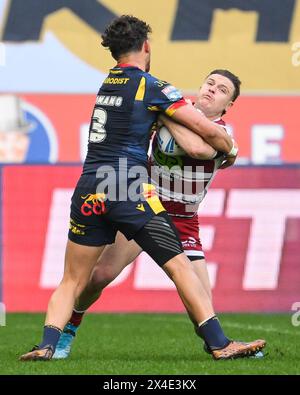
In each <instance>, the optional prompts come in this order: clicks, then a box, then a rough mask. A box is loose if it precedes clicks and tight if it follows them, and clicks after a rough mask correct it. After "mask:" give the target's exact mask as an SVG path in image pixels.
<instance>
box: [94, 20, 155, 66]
mask: <svg viewBox="0 0 300 395" xmlns="http://www.w3.org/2000/svg"><path fill="white" fill-rule="evenodd" d="M151 32H152V29H151V27H150V26H149V25H147V23H146V22H144V21H142V20H140V19H138V18H136V17H134V16H131V15H122V16H120V17H119V18H116V19H114V20H113V21H112V22H111V23H110V25H108V26H107V28H106V29H105V31H104V33H103V34H102V35H101V37H102V42H101V45H103V47H105V48H109V50H110V52H111V54H112V56H113V58H114V59H116V60H118V59H119V58H120V56H121V55H125V54H127V53H128V52H136V51H140V50H141V49H142V46H143V43H144V42H145V41H146V40H147V39H148V33H151Z"/></svg>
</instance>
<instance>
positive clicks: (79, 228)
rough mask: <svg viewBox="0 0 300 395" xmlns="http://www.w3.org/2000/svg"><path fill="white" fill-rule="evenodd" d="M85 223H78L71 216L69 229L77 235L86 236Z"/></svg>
mask: <svg viewBox="0 0 300 395" xmlns="http://www.w3.org/2000/svg"><path fill="white" fill-rule="evenodd" d="M84 228H85V225H81V224H77V223H76V222H75V221H74V220H73V219H72V218H70V224H69V229H70V231H71V232H72V233H74V234H75V235H80V236H84V235H85V231H84V230H83V229H84Z"/></svg>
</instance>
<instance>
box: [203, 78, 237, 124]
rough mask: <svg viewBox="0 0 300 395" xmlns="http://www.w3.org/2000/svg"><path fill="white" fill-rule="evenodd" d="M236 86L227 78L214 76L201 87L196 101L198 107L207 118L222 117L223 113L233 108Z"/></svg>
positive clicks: (207, 79)
mask: <svg viewBox="0 0 300 395" xmlns="http://www.w3.org/2000/svg"><path fill="white" fill-rule="evenodd" d="M234 89H235V88H234V85H233V83H232V82H231V81H230V79H228V78H227V77H224V76H223V75H219V74H212V75H210V76H208V77H207V78H206V80H205V81H204V83H203V85H202V86H201V88H200V90H199V92H198V95H197V100H196V106H197V107H198V108H200V110H202V111H203V112H204V114H205V115H206V116H208V117H209V116H216V117H217V116H221V114H222V112H223V111H224V110H225V111H226V110H228V108H229V107H231V106H232V104H233V103H232V96H233V94H234Z"/></svg>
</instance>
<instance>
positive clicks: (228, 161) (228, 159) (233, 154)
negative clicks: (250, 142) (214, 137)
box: [219, 139, 239, 169]
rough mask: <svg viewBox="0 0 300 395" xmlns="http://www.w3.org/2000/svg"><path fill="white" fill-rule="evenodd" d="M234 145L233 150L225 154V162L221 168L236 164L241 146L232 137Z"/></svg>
mask: <svg viewBox="0 0 300 395" xmlns="http://www.w3.org/2000/svg"><path fill="white" fill-rule="evenodd" d="M232 142H233V146H232V149H231V151H230V152H229V153H228V154H227V155H226V156H225V158H224V161H223V163H222V164H221V166H220V167H219V168H220V169H226V168H227V167H230V166H232V165H233V164H234V162H235V161H236V158H237V156H238V152H239V147H238V145H237V143H236V142H235V141H234V140H233V139H232Z"/></svg>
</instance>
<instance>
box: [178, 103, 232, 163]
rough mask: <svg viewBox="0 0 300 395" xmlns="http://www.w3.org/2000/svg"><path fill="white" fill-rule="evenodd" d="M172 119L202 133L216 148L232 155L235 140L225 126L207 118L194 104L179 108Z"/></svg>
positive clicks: (206, 140) (199, 133)
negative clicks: (233, 140)
mask: <svg viewBox="0 0 300 395" xmlns="http://www.w3.org/2000/svg"><path fill="white" fill-rule="evenodd" d="M172 119H174V120H175V121H177V122H179V123H180V124H182V125H184V126H186V127H187V128H188V129H191V130H192V131H193V132H195V133H197V134H198V135H200V136H201V137H202V138H203V139H204V141H205V142H207V143H208V144H209V145H210V146H212V147H213V148H214V149H215V150H217V151H221V152H224V153H225V154H226V155H229V156H232V153H233V148H234V147H233V142H232V139H231V137H230V136H229V135H228V134H227V133H226V131H225V130H224V128H223V127H222V126H220V125H217V124H216V123H214V122H212V121H210V120H209V119H207V118H206V117H205V115H203V114H201V113H200V112H199V111H197V110H196V109H195V108H193V107H192V106H190V105H186V106H182V107H180V108H178V109H177V110H176V111H175V113H174V114H173V115H172ZM233 156H236V155H233Z"/></svg>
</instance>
